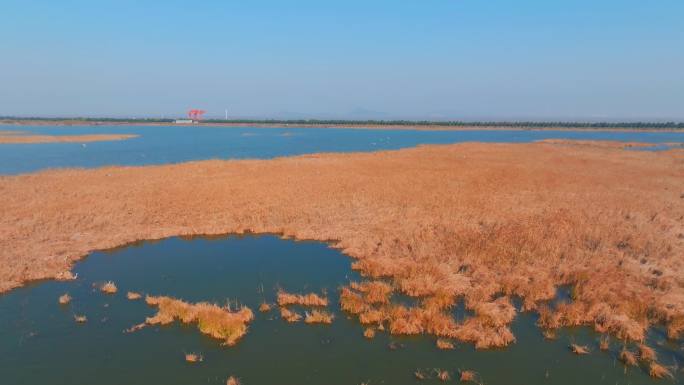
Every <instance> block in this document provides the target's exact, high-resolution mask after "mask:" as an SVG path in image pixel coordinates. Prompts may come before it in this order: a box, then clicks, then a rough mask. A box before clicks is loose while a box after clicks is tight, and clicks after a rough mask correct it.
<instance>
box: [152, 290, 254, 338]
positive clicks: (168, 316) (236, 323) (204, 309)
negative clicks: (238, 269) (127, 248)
mask: <svg viewBox="0 0 684 385" xmlns="http://www.w3.org/2000/svg"><path fill="white" fill-rule="evenodd" d="M145 301H146V302H147V304H148V305H150V306H154V307H156V308H157V309H158V312H157V314H155V315H154V316H153V317H148V318H147V319H146V320H145V323H147V324H148V325H167V324H169V323H171V322H173V321H175V320H178V321H180V322H182V323H185V324H190V323H196V324H197V328H198V329H199V330H200V332H202V333H203V334H206V335H208V336H210V337H212V338H216V339H219V340H223V344H224V345H227V346H233V345H235V344H236V343H237V342H238V341H239V340H240V338H242V337H243V336H244V335H245V334H247V325H248V324H249V323H250V322H251V321H252V320H253V319H254V313H252V310H250V309H249V308H248V307H246V306H242V307H240V308H239V309H237V310H235V311H231V309H229V308H227V307H220V306H218V305H215V304H210V303H207V302H200V303H196V304H192V303H187V302H184V301H182V300H179V299H176V298H171V297H163V296H159V297H153V296H147V297H146V298H145Z"/></svg>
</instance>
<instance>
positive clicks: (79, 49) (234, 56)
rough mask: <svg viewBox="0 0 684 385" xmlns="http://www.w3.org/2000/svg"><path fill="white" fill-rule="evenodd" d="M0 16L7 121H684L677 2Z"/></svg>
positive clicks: (18, 3)
mask: <svg viewBox="0 0 684 385" xmlns="http://www.w3.org/2000/svg"><path fill="white" fill-rule="evenodd" d="M0 9H1V10H0V52H1V54H0V115H30V116H56V115H57V116H122V117H123V116H127V117H134V116H135V117H142V116H147V117H158V116H167V117H169V116H178V115H182V114H183V113H184V112H185V111H186V110H187V109H188V108H191V107H197V108H203V109H205V110H207V111H208V114H209V115H213V116H223V114H224V109H226V108H228V109H229V114H230V115H231V116H233V117H321V118H378V119H390V118H409V119H424V118H427V119H466V120H468V119H537V120H548V119H558V120H572V119H582V120H585V119H587V120H635V119H674V120H684V22H683V21H682V20H683V19H682V16H683V15H684V1H681V0H658V1H644V0H641V1H633V0H591V1H590V0H564V1H560V0H559V1H548V0H546V1H541V0H539V1H537V0H535V1H531V0H519V1H510V0H507V1H504V0H489V1H482V0H412V1H408V0H393V1H385V0H379V1H371V0H365V1H357V0H345V1H333V0H329V1H322V0H318V1H296V0H293V1H275V0H272V1H268V0H249V1H247V0H243V1H229V0H225V1H218V0H217V1H209V0H207V1H177V0H164V1H161V0H160V1H155V0H146V1H129V0H115V1H114V0H112V1H108V0H100V1H92V0H83V1H69V0H61V1H54V0H45V1H31V0H3V1H2V5H1V6H0Z"/></svg>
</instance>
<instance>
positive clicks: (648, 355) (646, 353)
mask: <svg viewBox="0 0 684 385" xmlns="http://www.w3.org/2000/svg"><path fill="white" fill-rule="evenodd" d="M639 359H640V360H642V361H646V362H654V361H656V360H657V359H658V356H657V355H656V351H655V350H653V348H651V347H649V346H646V345H644V344H639Z"/></svg>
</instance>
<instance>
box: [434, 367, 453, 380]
mask: <svg viewBox="0 0 684 385" xmlns="http://www.w3.org/2000/svg"><path fill="white" fill-rule="evenodd" d="M435 372H436V373H437V378H438V379H439V380H440V381H449V380H450V379H451V375H450V374H449V371H448V370H442V369H435Z"/></svg>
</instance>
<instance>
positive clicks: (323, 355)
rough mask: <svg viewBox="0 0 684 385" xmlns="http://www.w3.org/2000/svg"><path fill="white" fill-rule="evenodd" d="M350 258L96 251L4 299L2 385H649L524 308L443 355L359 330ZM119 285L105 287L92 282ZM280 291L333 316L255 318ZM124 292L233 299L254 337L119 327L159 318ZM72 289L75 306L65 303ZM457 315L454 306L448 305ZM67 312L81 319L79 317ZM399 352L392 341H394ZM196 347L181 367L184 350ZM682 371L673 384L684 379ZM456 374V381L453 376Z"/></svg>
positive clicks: (165, 245)
mask: <svg viewBox="0 0 684 385" xmlns="http://www.w3.org/2000/svg"><path fill="white" fill-rule="evenodd" d="M350 265H351V260H350V259H349V258H347V257H346V256H344V255H343V254H341V253H340V252H339V251H337V250H335V249H332V248H329V247H327V246H326V245H325V244H322V243H318V242H295V241H291V240H283V239H280V238H278V237H276V236H271V235H263V236H241V237H238V236H230V237H211V238H209V237H207V238H194V239H181V238H171V239H166V240H161V241H154V242H140V243H137V244H134V245H129V246H126V247H122V248H118V249H115V250H109V251H106V252H96V253H93V254H92V255H91V256H90V257H88V258H87V259H85V260H84V261H83V262H81V263H79V264H78V265H77V266H76V268H75V272H77V273H78V279H77V280H75V281H72V282H52V281H48V282H41V283H35V284H32V285H29V286H27V287H24V288H21V289H18V290H14V291H12V292H10V293H8V294H5V295H2V296H0V373H2V381H1V382H2V383H3V384H98V385H108V384H141V385H142V384H145V385H148V384H179V385H180V384H225V381H226V378H227V377H228V376H230V375H235V376H237V377H240V378H241V379H242V382H243V384H245V385H255V384H260V385H269V384H298V385H306V384H311V385H314V384H315V385H320V384H326V385H337V384H339V385H342V384H345V385H349V384H355V385H357V384H360V383H362V382H366V383H369V384H392V385H401V384H415V383H426V384H430V383H434V384H436V383H440V382H439V381H437V380H435V379H430V380H425V381H422V382H421V381H418V380H417V379H416V378H415V377H414V374H413V373H414V371H415V370H416V369H424V370H425V371H426V372H428V371H429V370H430V369H432V368H442V369H447V370H449V371H451V373H452V375H454V373H456V372H457V371H458V369H471V370H475V371H476V372H478V373H479V374H480V376H481V380H482V381H483V382H484V383H485V384H488V385H535V384H560V385H563V384H610V385H615V384H651V383H654V384H655V383H667V382H670V381H667V380H661V381H654V380H651V379H650V378H649V377H648V376H647V374H646V373H645V372H644V371H643V370H642V369H639V368H629V369H625V368H624V367H623V365H622V364H621V363H620V362H619V361H617V359H616V355H617V353H618V351H619V349H620V348H621V346H620V344H618V343H616V342H613V343H612V346H611V350H610V352H607V353H606V352H599V349H598V338H599V336H598V335H596V334H595V333H593V332H591V331H590V330H589V329H587V328H578V329H569V330H563V331H562V332H560V333H559V334H558V339H557V340H556V341H553V342H549V341H545V340H544V339H543V338H542V336H541V333H540V331H539V330H538V329H537V328H536V327H535V326H534V322H535V316H534V315H532V314H526V313H522V314H520V315H519V316H518V317H517V319H516V321H515V323H514V324H513V331H514V333H515V334H516V336H517V338H518V342H517V343H516V344H514V345H512V346H510V347H509V348H507V349H505V350H491V351H476V350H475V349H473V347H472V346H470V345H467V344H458V345H457V347H456V349H455V350H452V351H440V350H438V349H437V348H436V347H435V341H434V338H431V337H412V338H397V337H391V336H388V335H387V334H385V333H379V334H378V335H377V336H376V338H375V339H373V340H367V339H365V338H364V337H363V328H362V327H361V325H359V324H358V323H357V321H355V320H352V319H349V318H348V317H347V316H345V314H344V313H342V312H341V311H340V310H339V306H338V304H337V299H338V291H337V289H338V288H339V287H340V286H341V285H343V284H346V283H348V282H349V281H350V280H359V279H360V277H358V275H357V274H356V273H354V272H352V271H351V270H350ZM108 280H112V281H114V282H116V284H117V286H118V287H119V292H118V293H117V294H115V295H111V296H108V295H105V294H102V293H100V292H99V291H98V290H97V287H96V286H97V285H99V284H101V283H102V282H105V281H108ZM278 288H283V289H284V290H287V291H290V292H312V291H313V292H321V291H323V290H326V291H327V293H328V296H329V298H330V300H331V304H330V306H329V310H330V311H332V312H333V313H335V315H336V318H335V321H334V322H333V324H332V325H329V326H320V325H317V326H312V325H306V324H304V323H297V324H288V323H286V322H284V321H283V320H281V319H280V317H279V316H278V314H277V311H272V312H269V313H259V312H258V311H256V309H257V307H258V306H259V304H260V303H261V302H262V301H264V300H266V301H269V302H273V301H274V299H275V294H276V291H277V289H278ZM127 291H138V292H142V293H148V294H151V295H169V296H174V297H178V298H182V299H184V300H186V301H190V302H198V301H211V302H216V303H219V304H225V303H226V302H231V303H235V302H236V301H237V302H240V303H242V304H245V305H247V306H249V307H250V308H252V309H253V310H254V311H255V316H256V319H255V320H254V321H253V322H252V323H251V324H250V330H249V333H248V334H247V335H246V336H245V337H244V338H243V339H242V340H240V342H238V344H237V345H236V346H234V347H224V346H221V345H220V343H219V341H217V340H213V339H211V338H209V337H207V336H205V335H202V334H201V333H200V332H199V331H198V330H197V328H196V326H194V325H185V326H183V325H180V324H179V323H173V324H171V325H169V326H161V327H160V326H148V327H146V328H144V329H142V330H139V331H137V332H134V333H124V332H123V330H124V329H127V328H129V327H130V326H132V325H134V324H138V323H140V322H142V321H144V320H145V317H148V316H151V315H153V314H154V313H156V309H154V308H150V307H148V306H147V305H146V304H145V303H144V301H129V300H127V299H126V297H125V294H126V292H127ZM66 292H68V293H69V294H70V295H71V296H72V297H73V300H72V302H71V303H70V304H69V305H67V306H60V305H59V304H58V303H57V298H58V297H59V296H60V295H61V294H63V293H66ZM456 312H457V313H459V314H456V316H457V317H463V314H461V313H462V309H461V308H459V309H458V310H456ZM74 314H79V315H80V314H83V315H86V316H87V317H88V322H87V323H85V324H77V323H75V322H74V319H73V316H74ZM650 339H651V341H650V344H651V345H652V346H655V347H657V349H658V353H659V356H660V358H661V361H662V363H663V364H666V365H674V364H676V363H679V364H681V363H682V362H684V351H682V347H683V346H684V345H682V341H678V342H676V343H671V342H667V341H665V339H664V337H663V335H662V334H661V333H659V332H658V331H654V332H652V333H651V337H650ZM571 340H572V341H575V342H577V343H580V344H587V345H589V347H590V349H591V350H592V354H590V355H587V356H575V355H573V354H572V353H570V351H569V350H568V344H569V342H570V341H571ZM390 344H393V346H395V347H397V348H396V349H390V348H389V345H390ZM186 352H187V353H190V352H193V353H201V354H202V355H203V357H204V361H203V362H201V363H196V364H189V363H186V362H185V361H184V353H186ZM677 370H678V374H677V378H676V379H675V382H678V383H681V382H682V381H684V377H683V376H682V373H681V371H679V369H677ZM452 381H453V382H457V381H455V380H452Z"/></svg>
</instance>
